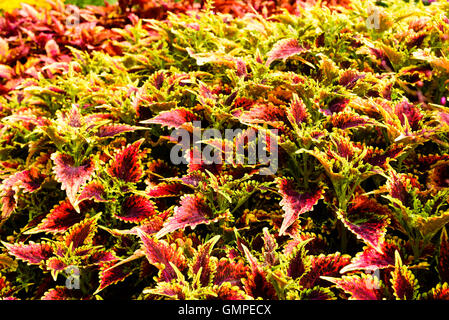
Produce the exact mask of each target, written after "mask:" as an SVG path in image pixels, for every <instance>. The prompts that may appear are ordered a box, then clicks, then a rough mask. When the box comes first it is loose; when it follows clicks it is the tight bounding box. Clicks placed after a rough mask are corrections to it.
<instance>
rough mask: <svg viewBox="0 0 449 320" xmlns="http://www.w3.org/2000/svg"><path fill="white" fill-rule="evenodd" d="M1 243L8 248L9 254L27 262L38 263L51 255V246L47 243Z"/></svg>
mask: <svg viewBox="0 0 449 320" xmlns="http://www.w3.org/2000/svg"><path fill="white" fill-rule="evenodd" d="M2 244H3V245H4V246H5V247H6V249H8V251H9V253H10V254H12V255H13V256H15V257H16V258H17V259H20V260H23V261H25V262H27V263H28V264H40V263H41V262H42V261H45V260H47V259H48V258H50V257H51V256H52V255H53V248H52V246H51V245H50V244H48V243H34V242H30V243H29V244H24V243H16V244H11V243H6V242H2Z"/></svg>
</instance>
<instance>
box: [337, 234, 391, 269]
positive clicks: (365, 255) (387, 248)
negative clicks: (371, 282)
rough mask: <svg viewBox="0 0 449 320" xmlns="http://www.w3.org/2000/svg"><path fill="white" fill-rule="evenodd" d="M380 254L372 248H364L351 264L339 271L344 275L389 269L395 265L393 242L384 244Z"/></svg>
mask: <svg viewBox="0 0 449 320" xmlns="http://www.w3.org/2000/svg"><path fill="white" fill-rule="evenodd" d="M381 249H382V250H381V251H382V253H381V252H379V251H377V250H376V249H374V248H372V247H365V250H364V251H362V252H359V253H357V255H356V256H355V257H354V258H353V259H352V260H351V263H350V264H349V265H347V266H345V267H344V268H343V269H341V270H340V273H345V272H348V271H353V270H370V271H374V270H376V269H384V268H391V267H394V265H395V257H394V255H395V251H396V250H398V247H397V245H396V244H395V243H394V242H390V241H386V242H384V244H383V246H382V248H381Z"/></svg>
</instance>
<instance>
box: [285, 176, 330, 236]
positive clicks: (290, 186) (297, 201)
mask: <svg viewBox="0 0 449 320" xmlns="http://www.w3.org/2000/svg"><path fill="white" fill-rule="evenodd" d="M277 184H278V188H279V192H280V194H281V196H282V200H281V202H280V204H281V206H282V209H283V210H284V212H285V215H284V220H283V222H282V226H281V229H280V230H279V235H283V234H284V233H285V231H286V230H287V229H288V228H289V227H290V226H291V225H292V224H293V223H294V222H295V221H296V220H297V219H298V217H299V216H300V215H301V214H303V213H305V212H309V211H311V210H312V209H313V206H314V205H316V204H317V203H318V201H319V200H320V199H321V198H322V197H323V194H324V192H323V189H319V188H318V189H315V190H312V191H309V192H302V193H300V192H298V191H297V190H296V186H295V183H294V182H293V180H292V179H289V178H279V179H278V180H277Z"/></svg>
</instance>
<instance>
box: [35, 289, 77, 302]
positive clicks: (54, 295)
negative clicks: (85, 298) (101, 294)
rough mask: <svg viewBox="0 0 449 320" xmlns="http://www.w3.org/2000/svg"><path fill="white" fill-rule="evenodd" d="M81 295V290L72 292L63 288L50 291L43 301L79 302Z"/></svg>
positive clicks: (43, 297)
mask: <svg viewBox="0 0 449 320" xmlns="http://www.w3.org/2000/svg"><path fill="white" fill-rule="evenodd" d="M80 298H81V294H80V291H79V290H71V289H68V288H66V287H63V286H57V287H56V288H53V289H50V290H48V291H47V292H46V293H45V294H44V295H43V296H42V298H41V300H79V299H80Z"/></svg>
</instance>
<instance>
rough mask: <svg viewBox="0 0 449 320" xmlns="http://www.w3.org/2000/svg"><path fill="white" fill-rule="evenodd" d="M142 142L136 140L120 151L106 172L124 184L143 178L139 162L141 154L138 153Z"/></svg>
mask: <svg viewBox="0 0 449 320" xmlns="http://www.w3.org/2000/svg"><path fill="white" fill-rule="evenodd" d="M143 141H144V140H143V139H141V140H138V141H136V142H134V143H132V144H129V145H128V146H127V147H125V148H124V149H122V150H120V151H119V152H118V153H117V154H116V156H115V158H114V160H112V161H111V163H110V165H109V167H108V169H107V172H108V173H109V174H110V175H111V176H113V177H116V178H118V179H120V180H123V181H125V182H138V181H139V180H140V179H141V178H142V176H143V168H142V164H141V162H140V161H141V157H142V153H141V152H139V148H140V146H141V145H142V143H143Z"/></svg>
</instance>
